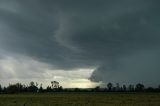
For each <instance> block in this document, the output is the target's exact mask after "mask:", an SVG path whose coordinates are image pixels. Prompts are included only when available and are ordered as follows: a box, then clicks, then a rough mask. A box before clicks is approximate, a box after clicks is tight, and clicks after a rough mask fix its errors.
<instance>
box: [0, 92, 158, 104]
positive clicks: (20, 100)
mask: <svg viewBox="0 0 160 106" xmlns="http://www.w3.org/2000/svg"><path fill="white" fill-rule="evenodd" d="M0 106H160V93H73V92H72V93H40V94H1V95H0Z"/></svg>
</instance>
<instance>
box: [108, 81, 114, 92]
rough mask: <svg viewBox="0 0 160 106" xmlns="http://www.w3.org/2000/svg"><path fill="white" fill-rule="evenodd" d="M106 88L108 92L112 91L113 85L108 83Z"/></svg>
mask: <svg viewBox="0 0 160 106" xmlns="http://www.w3.org/2000/svg"><path fill="white" fill-rule="evenodd" d="M107 87H108V90H109V91H112V87H113V84H112V83H110V82H109V83H108V84H107Z"/></svg>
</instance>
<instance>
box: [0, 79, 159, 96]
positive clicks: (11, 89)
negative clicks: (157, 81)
mask: <svg viewBox="0 0 160 106" xmlns="http://www.w3.org/2000/svg"><path fill="white" fill-rule="evenodd" d="M25 92H35V93H42V92H160V85H159V86H158V87H157V88H153V87H145V86H144V85H143V84H141V83H138V84H136V85H131V84H130V85H128V86H127V85H122V86H120V85H119V83H116V84H115V86H114V84H113V83H107V84H106V87H105V88H100V86H96V87H95V88H86V89H81V88H70V89H66V88H63V87H62V86H60V85H59V82H57V81H52V82H51V85H50V86H47V87H46V88H43V85H42V84H40V85H39V84H38V83H37V82H36V83H35V82H33V81H32V82H30V84H29V85H25V84H21V83H16V84H9V85H8V86H7V87H2V86H1V85H0V94H3V93H25Z"/></svg>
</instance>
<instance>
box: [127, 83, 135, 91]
mask: <svg viewBox="0 0 160 106" xmlns="http://www.w3.org/2000/svg"><path fill="white" fill-rule="evenodd" d="M128 91H130V92H133V91H134V85H131V84H130V85H129V86H128Z"/></svg>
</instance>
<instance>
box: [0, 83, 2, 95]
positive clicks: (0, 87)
mask: <svg viewBox="0 0 160 106" xmlns="http://www.w3.org/2000/svg"><path fill="white" fill-rule="evenodd" d="M1 92H2V86H1V84H0V93H1Z"/></svg>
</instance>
